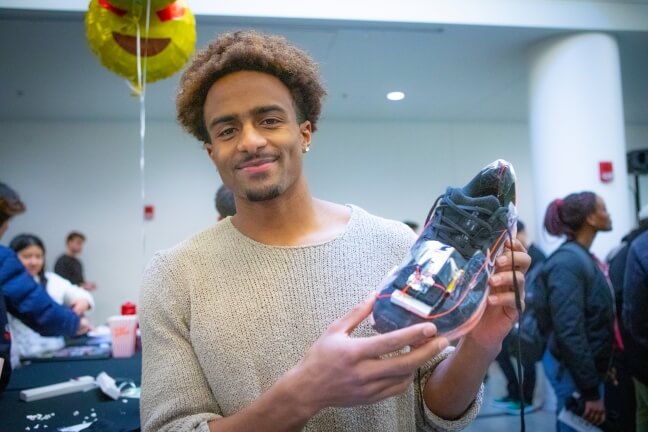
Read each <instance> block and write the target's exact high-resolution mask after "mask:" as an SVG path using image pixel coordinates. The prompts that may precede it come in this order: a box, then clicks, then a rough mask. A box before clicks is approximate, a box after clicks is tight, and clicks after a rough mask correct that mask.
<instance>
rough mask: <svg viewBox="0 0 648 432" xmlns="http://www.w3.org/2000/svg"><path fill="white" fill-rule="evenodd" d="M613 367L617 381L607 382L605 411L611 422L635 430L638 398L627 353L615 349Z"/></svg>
mask: <svg viewBox="0 0 648 432" xmlns="http://www.w3.org/2000/svg"><path fill="white" fill-rule="evenodd" d="M612 367H613V368H614V370H615V375H616V382H614V383H613V382H609V380H608V381H606V383H605V411H606V415H607V416H608V419H609V421H610V422H612V423H614V424H615V425H617V426H618V427H619V430H622V431H634V430H635V427H636V426H635V416H636V409H637V408H636V405H637V404H636V400H635V397H634V391H635V390H634V387H635V386H634V382H633V381H632V375H631V374H630V370H629V369H628V363H627V358H626V353H625V352H624V351H618V350H615V351H614V358H613V361H612Z"/></svg>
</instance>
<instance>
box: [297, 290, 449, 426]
mask: <svg viewBox="0 0 648 432" xmlns="http://www.w3.org/2000/svg"><path fill="white" fill-rule="evenodd" d="M374 302H375V294H371V296H370V297H369V298H368V299H367V300H366V301H364V302H363V303H361V304H359V305H358V306H356V307H355V308H354V309H352V310H351V311H350V312H349V313H348V314H347V315H345V316H344V317H342V318H340V319H338V320H337V321H335V322H334V323H332V324H331V325H330V326H329V327H328V329H327V330H326V331H325V332H324V333H323V334H322V335H321V336H320V337H319V339H317V341H315V343H314V344H313V345H312V346H311V348H310V349H309V350H308V351H307V352H306V355H305V356H304V358H303V359H302V361H301V362H300V363H299V364H298V365H297V366H296V368H295V369H294V370H293V372H295V374H296V375H297V376H298V377H299V379H300V380H302V381H303V384H302V386H301V388H307V389H310V394H309V393H306V392H305V403H307V404H309V406H310V408H311V412H312V413H313V415H314V414H315V413H317V411H319V410H320V409H322V408H325V407H329V406H334V407H347V406H356V405H366V404H371V403H375V402H378V401H380V400H383V399H386V398H388V397H391V396H394V395H397V394H400V393H402V392H404V391H405V390H406V389H407V388H408V387H409V385H410V384H411V383H412V381H413V379H414V376H415V374H416V371H417V369H418V368H419V367H421V366H422V365H423V364H424V363H425V362H426V361H428V360H429V359H430V358H432V357H434V356H435V355H437V354H438V353H439V352H441V351H442V350H443V349H444V348H445V347H446V346H448V340H447V339H446V338H442V337H434V336H435V334H436V327H435V326H434V325H433V324H430V323H426V324H417V325H414V326H411V327H407V328H404V329H400V330H396V331H393V332H390V333H386V334H381V335H377V336H371V337H365V338H354V337H351V333H353V331H354V330H355V328H356V327H357V326H358V325H359V324H360V323H361V322H362V321H364V320H365V319H366V318H367V316H368V315H369V314H370V313H371V310H372V307H373V304H374ZM413 345H416V346H417V348H416V349H415V350H411V351H410V350H404V349H405V348H407V347H409V346H413ZM387 354H391V355H389V356H385V355H387ZM383 356H385V357H383Z"/></svg>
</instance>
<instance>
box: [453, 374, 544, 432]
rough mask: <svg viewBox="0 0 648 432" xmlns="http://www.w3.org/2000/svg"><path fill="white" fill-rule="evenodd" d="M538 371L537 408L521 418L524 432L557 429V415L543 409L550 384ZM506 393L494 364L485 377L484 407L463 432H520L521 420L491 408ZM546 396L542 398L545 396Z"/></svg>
mask: <svg viewBox="0 0 648 432" xmlns="http://www.w3.org/2000/svg"><path fill="white" fill-rule="evenodd" d="M537 366H538V368H537V370H538V383H537V384H536V391H535V396H534V405H536V406H538V407H539V408H538V409H537V410H536V411H534V412H533V413H529V414H526V415H525V416H524V419H525V423H526V430H527V432H552V431H554V430H556V426H555V424H556V416H555V414H554V412H553V410H549V411H546V410H543V409H542V405H543V403H544V402H545V400H547V399H549V400H550V399H551V398H552V395H551V394H550V392H551V389H549V392H547V391H546V386H548V385H549V384H548V383H546V382H545V379H544V375H543V374H542V367H540V365H537ZM505 393H506V381H505V379H504V375H503V374H502V372H501V371H500V369H499V367H498V366H497V364H495V363H494V364H493V365H492V366H491V368H490V371H489V374H488V381H487V382H486V390H485V395H484V405H483V406H482V409H481V411H480V413H479V416H478V417H477V419H476V420H475V421H474V422H473V423H472V424H471V425H470V426H469V427H468V428H466V429H465V430H466V431H468V432H509V431H519V430H520V417H519V416H513V415H509V414H506V413H505V412H504V411H502V410H501V409H497V408H495V407H493V406H492V405H491V403H492V401H493V400H494V399H495V398H498V397H501V396H504V395H505ZM547 393H549V395H548V396H546V397H545V394H547Z"/></svg>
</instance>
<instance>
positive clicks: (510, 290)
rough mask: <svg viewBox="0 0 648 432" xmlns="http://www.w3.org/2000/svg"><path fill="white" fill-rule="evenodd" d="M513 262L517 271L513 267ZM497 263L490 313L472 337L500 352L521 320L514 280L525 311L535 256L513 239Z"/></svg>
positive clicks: (479, 324) (472, 332)
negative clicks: (526, 279) (527, 275)
mask: <svg viewBox="0 0 648 432" xmlns="http://www.w3.org/2000/svg"><path fill="white" fill-rule="evenodd" d="M513 260H515V268H513V266H512V263H513ZM495 263H496V264H495V272H494V274H493V275H492V276H491V277H490V279H489V280H488V284H489V285H490V294H489V296H488V300H487V301H488V304H487V306H486V311H485V312H484V315H483V316H482V318H481V320H480V321H479V323H478V324H477V326H476V327H475V328H474V330H472V331H471V332H470V333H469V334H468V336H469V337H470V338H471V339H472V340H473V341H474V342H476V343H478V344H479V345H481V346H482V347H484V348H488V349H496V350H499V349H500V347H501V343H502V340H503V339H504V337H505V336H506V335H507V334H508V333H509V332H510V331H511V328H512V327H513V325H514V324H515V323H516V322H517V320H518V319H519V316H518V311H517V308H516V307H515V291H514V290H515V288H514V286H513V278H516V279H517V284H518V288H519V290H520V291H519V293H520V299H521V301H522V309H524V274H525V273H526V271H527V270H528V269H529V266H530V265H531V257H530V256H529V255H528V254H527V253H526V249H525V248H524V246H522V243H521V242H520V241H519V240H513V244H512V245H511V242H510V241H507V243H506V245H505V246H504V252H503V253H502V255H500V256H499V257H498V258H497V260H496V261H495Z"/></svg>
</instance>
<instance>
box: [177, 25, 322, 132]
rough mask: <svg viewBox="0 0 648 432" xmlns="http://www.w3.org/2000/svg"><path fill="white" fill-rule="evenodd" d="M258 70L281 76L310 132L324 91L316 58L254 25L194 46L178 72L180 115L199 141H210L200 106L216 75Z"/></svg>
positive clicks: (315, 121)
mask: <svg viewBox="0 0 648 432" xmlns="http://www.w3.org/2000/svg"><path fill="white" fill-rule="evenodd" d="M244 70H245V71H257V72H263V73H267V74H269V75H272V76H274V77H276V78H277V79H279V80H280V81H281V82H282V83H283V84H284V85H285V86H286V87H288V90H289V91H290V94H291V96H292V98H293V102H294V104H295V111H296V112H297V119H298V121H299V122H300V123H301V122H303V121H305V120H308V121H310V123H311V126H312V130H313V132H314V131H315V130H316V129H317V120H318V118H319V116H320V112H321V110H322V100H323V98H324V96H325V95H326V91H325V90H324V87H323V85H322V82H321V79H320V76H319V71H318V68H317V64H316V63H315V61H314V60H313V59H312V58H311V57H310V56H309V55H308V54H307V53H306V52H305V51H302V50H301V49H299V48H297V47H296V46H294V45H292V44H290V42H288V40H286V39H285V38H284V37H281V36H275V35H267V34H262V33H258V32H256V31H253V30H249V31H237V32H232V33H224V34H222V35H221V36H219V37H218V38H217V39H215V40H214V41H212V42H211V43H210V44H209V45H208V46H207V47H206V48H205V49H203V50H201V51H200V52H198V53H197V54H196V55H195V57H194V58H193V60H192V62H191V64H190V65H189V67H188V68H187V69H186V70H185V71H184V72H183V74H182V77H181V78H180V85H179V89H178V94H177V97H176V109H177V115H178V121H179V122H180V124H181V125H182V127H184V129H185V130H186V131H187V132H189V133H190V134H192V135H193V136H195V137H196V138H198V139H199V140H200V141H201V142H205V143H206V142H209V141H210V138H209V133H208V132H207V128H206V127H205V122H204V118H203V107H204V104H205V99H206V98H207V92H208V91H209V89H210V88H211V86H212V85H213V84H214V83H215V82H216V81H217V80H219V79H220V78H222V77H224V76H225V75H228V74H230V73H233V72H238V71H244Z"/></svg>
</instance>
